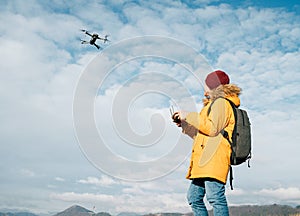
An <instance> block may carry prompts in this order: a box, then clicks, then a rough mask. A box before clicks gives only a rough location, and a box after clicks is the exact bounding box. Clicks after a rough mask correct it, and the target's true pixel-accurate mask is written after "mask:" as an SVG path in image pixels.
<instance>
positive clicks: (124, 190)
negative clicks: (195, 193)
mask: <svg viewBox="0 0 300 216" xmlns="http://www.w3.org/2000/svg"><path fill="white" fill-rule="evenodd" d="M1 2H2V3H1V6H0V20H1V26H0V32H1V33H0V46H1V49H0V61H1V63H0V73H1V79H0V97H1V101H2V103H1V110H0V115H1V121H0V133H1V136H0V137H1V138H0V139H1V140H0V158H1V159H0V160H1V163H0V168H1V172H0V182H1V184H0V209H17V210H28V211H32V212H36V213H43V214H46V215H47V214H51V213H52V212H57V211H61V210H63V209H65V208H67V207H69V206H71V205H73V204H79V205H82V206H84V207H86V208H89V209H92V208H93V206H95V208H96V209H95V210H96V211H97V212H98V211H106V212H110V213H111V214H117V213H120V212H126V211H136V212H139V213H149V212H190V211H191V209H190V207H189V206H188V204H187V202H186V198H185V197H186V190H187V188H188V186H189V181H188V180H186V179H185V174H186V171H187V168H188V163H189V159H186V160H183V159H185V158H186V157H187V158H188V154H187V153H186V152H188V151H189V150H190V147H191V140H189V139H188V138H185V137H182V136H181V135H180V131H179V130H178V128H176V127H175V126H174V125H173V124H172V123H171V122H170V121H169V106H170V105H174V106H175V108H182V107H183V108H189V106H188V105H191V107H190V108H192V109H193V110H200V109H201V106H202V105H201V99H202V94H203V89H202V86H201V82H202V81H203V78H204V76H205V73H206V72H208V71H209V70H210V69H216V68H221V69H223V70H225V71H227V72H228V74H229V75H230V77H231V81H232V82H233V83H237V84H238V85H239V86H240V87H241V88H242V89H243V93H242V96H241V101H242V107H243V108H245V109H247V110H248V112H249V115H250V117H251V122H252V132H253V159H252V160H251V164H252V166H251V168H250V169H248V168H247V167H246V165H243V166H240V167H236V168H235V179H234V188H235V189H234V191H230V189H229V185H227V186H226V190H227V194H228V202H229V204H230V205H243V204H260V205H263V204H273V203H278V204H289V205H293V206H296V205H300V184H299V182H300V175H299V168H298V164H299V163H300V159H299V157H298V155H299V148H298V145H297V144H298V143H299V141H300V140H299V139H300V136H299V132H298V130H299V129H298V128H299V127H300V121H299V117H300V112H299V105H300V100H299V99H300V95H299V84H300V69H299V68H300V63H299V58H300V52H299V37H300V22H299V21H300V17H299V14H300V12H299V3H298V2H297V1H211V0H199V1H181V2H180V1H171V0H170V1H169V0H167V1H163V3H161V2H160V1H151V3H150V2H148V1H125V2H124V1H118V0H113V1H81V0H77V1H66V2H64V1H34V0H31V1H26V2H24V1H21V0H20V1H17V0H14V1H1ZM123 2H124V3H123ZM82 28H84V29H88V30H90V31H91V32H97V33H99V34H100V35H106V34H108V35H109V39H110V40H111V42H110V43H108V44H103V43H101V42H100V41H98V43H99V45H101V46H102V47H103V48H104V49H103V50H102V51H98V50H97V49H96V48H95V47H93V46H90V45H82V44H80V39H85V40H87V39H89V37H88V36H86V35H84V34H83V33H82V32H81V31H80V29H82ZM149 35H151V36H150V37H149ZM149 38H150V39H151V38H153V41H151V40H149ZM137 54H139V56H138V57H137V56H136V55H137ZM142 54H144V55H142ZM146 54H150V55H152V56H146ZM192 57H193V58H192ZM194 57H197V58H199V59H200V61H199V62H200V63H202V60H203V64H202V65H201V67H200V69H201V70H200V71H194V70H193V67H192V65H190V63H191V61H190V60H191V59H194ZM205 61H206V62H205ZM199 62H197V63H199ZM105 71H108V75H107V76H106V77H105V79H104V78H103V77H104V76H105V74H104V72H105ZM84 74H88V77H87V78H89V80H88V82H87V83H88V84H87V85H86V86H87V87H90V88H91V89H92V90H95V89H96V90H97V89H98V90H99V91H98V92H97V93H95V91H94V93H95V95H93V94H91V95H90V94H89V95H88V96H91V97H92V99H93V101H92V102H93V106H91V107H86V106H84V105H85V103H79V105H82V107H79V108H84V109H85V108H87V109H88V108H91V109H89V110H92V111H94V116H93V118H94V119H93V122H95V125H96V127H97V131H98V132H99V134H101V138H102V139H103V140H105V142H104V144H105V145H106V146H107V147H108V149H110V150H111V152H112V153H113V154H112V155H114V156H120V157H119V158H118V157H116V158H107V156H108V154H107V155H103V153H102V155H101V154H99V155H97V152H98V149H97V148H91V149H89V146H88V147H87V145H85V144H87V143H89V142H86V143H82V142H81V140H78V137H80V136H83V137H89V132H90V131H87V130H85V127H84V125H83V126H82V125H81V124H79V125H78V124H77V123H76V119H75V120H74V106H75V108H78V107H77V106H76V99H77V97H76V90H78V86H79V84H81V83H82V82H83V81H82V80H83V77H84ZM84 81H85V80H84ZM97 82H98V83H97ZM89 84H90V85H89ZM146 90H147V91H146ZM83 99H88V98H83ZM79 101H80V100H79ZM80 102H81V101H80ZM82 102H90V101H82ZM74 103H75V105H74ZM79 105H78V106H79ZM124 107H125V109H124ZM75 111H76V109H75ZM75 114H76V113H75ZM80 114H82V113H80ZM123 114H124V115H123ZM82 115H83V118H85V117H87V116H85V113H83V114H82ZM79 116H80V115H79ZM75 117H76V115H75ZM84 123H88V122H84V120H83V124H84ZM77 126H82V127H80V128H81V129H80V130H79V132H78V128H77ZM145 137H147V139H145ZM130 139H133V141H132V140H130ZM149 140H151V141H153V143H148V141H149ZM178 140H179V141H180V142H179V141H178ZM89 141H91V143H92V141H93V139H90V140H89ZM134 144H139V145H140V146H137V145H134ZM142 145H144V146H142ZM86 148H88V149H86ZM93 150H94V151H93ZM173 150H174V152H175V153H178V152H179V153H178V154H177V155H175V157H172V158H170V155H172V154H170V155H169V153H172V151H173ZM84 152H85V153H84ZM93 153H94V154H93ZM98 156H99V157H98ZM120 158H121V159H122V160H124V159H127V160H129V161H131V162H132V163H131V164H130V165H129V166H127V164H126V163H124V164H123V165H124V166H122V165H120V163H119V162H120V161H121V162H122V160H120ZM104 159H105V160H104ZM159 159H162V161H163V162H164V163H159V162H160V160H159ZM95 160H96V161H95ZM119 160H120V161H119ZM151 161H154V162H158V163H159V164H156V163H153V164H154V165H153V164H152V165H151V166H149V167H147V169H145V167H143V166H142V168H141V167H140V166H138V165H141V164H143V163H144V164H146V165H147V163H149V164H151ZM101 166H103V167H101ZM98 168H99V169H98ZM171 171H172V172H171ZM134 174H135V175H134ZM137 177H149V178H151V177H155V179H153V180H148V181H142V182H137V181H134V179H135V178H137Z"/></svg>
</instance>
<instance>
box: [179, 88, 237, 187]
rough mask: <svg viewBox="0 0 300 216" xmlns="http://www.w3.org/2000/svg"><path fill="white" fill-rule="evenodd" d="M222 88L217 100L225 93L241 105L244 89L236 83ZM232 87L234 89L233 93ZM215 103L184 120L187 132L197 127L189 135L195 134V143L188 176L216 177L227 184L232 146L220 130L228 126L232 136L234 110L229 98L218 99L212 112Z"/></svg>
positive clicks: (226, 96) (184, 131) (218, 92)
mask: <svg viewBox="0 0 300 216" xmlns="http://www.w3.org/2000/svg"><path fill="white" fill-rule="evenodd" d="M220 88H221V91H220ZM220 88H219V89H218V91H217V93H216V95H215V98H214V99H216V98H217V97H220V96H223V97H225V98H228V99H229V100H231V101H232V102H233V103H234V104H235V105H236V106H239V105H240V99H239V97H238V95H239V93H240V88H238V87H237V86H235V85H233V84H229V85H224V86H222V87H220ZM224 88H225V90H224ZM231 89H234V91H232V92H231V91H230V90H231ZM237 90H238V91H237ZM211 103H212V100H210V101H208V103H207V104H206V105H205V106H204V107H203V108H202V110H201V112H200V113H196V112H195V113H193V112H192V113H189V114H188V115H187V116H186V118H185V120H183V124H182V129H183V133H186V134H189V133H190V131H189V130H190V128H191V127H193V128H194V129H195V128H196V129H197V130H196V133H194V135H190V134H189V135H190V136H193V139H194V143H193V148H192V154H191V161H190V167H189V170H188V173H187V176H186V178H188V179H193V178H214V179H217V180H219V181H221V182H223V183H224V184H225V183H226V181H227V175H228V171H229V168H230V155H231V146H230V144H229V142H228V141H227V140H226V139H225V138H224V137H223V135H222V134H221V133H220V132H221V130H223V129H224V130H225V131H227V132H228V135H229V137H231V135H232V131H233V128H234V123H235V120H234V113H233V110H232V107H231V105H230V103H229V102H228V101H227V100H224V99H222V98H218V99H216V100H215V102H214V103H213V105H212V106H211V111H210V113H209V115H208V109H209V107H210V105H211ZM194 131H195V130H194Z"/></svg>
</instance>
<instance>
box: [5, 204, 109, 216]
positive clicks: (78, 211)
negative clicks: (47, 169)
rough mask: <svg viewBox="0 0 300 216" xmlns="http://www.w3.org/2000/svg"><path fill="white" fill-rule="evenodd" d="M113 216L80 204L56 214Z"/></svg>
mask: <svg viewBox="0 0 300 216" xmlns="http://www.w3.org/2000/svg"><path fill="white" fill-rule="evenodd" d="M89 215H90V216H111V215H110V214H109V213H106V212H100V213H95V212H93V211H90V210H88V209H86V208H83V207H81V206H78V205H74V206H71V207H70V208H68V209H66V210H64V211H62V212H59V213H57V214H55V215H54V216H89ZM0 216H1V215H0Z"/></svg>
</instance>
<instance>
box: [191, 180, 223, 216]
mask: <svg viewBox="0 0 300 216" xmlns="http://www.w3.org/2000/svg"><path fill="white" fill-rule="evenodd" d="M205 194H206V198H207V201H208V202H209V203H210V204H211V205H212V207H213V213H214V216H228V215H229V211H228V206H227V201H226V197H225V185H224V184H223V183H221V182H219V181H217V180H214V179H207V178H197V179H193V180H192V183H191V185H190V188H189V190H188V194H187V199H188V202H189V204H190V205H191V207H192V210H193V212H194V216H208V212H207V209H206V207H205V204H204V201H203V198H204V196H205Z"/></svg>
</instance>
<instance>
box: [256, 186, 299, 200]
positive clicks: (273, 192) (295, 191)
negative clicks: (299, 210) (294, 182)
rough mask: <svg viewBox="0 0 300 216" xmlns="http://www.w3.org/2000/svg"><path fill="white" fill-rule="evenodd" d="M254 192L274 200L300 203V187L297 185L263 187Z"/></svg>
mask: <svg viewBox="0 0 300 216" xmlns="http://www.w3.org/2000/svg"><path fill="white" fill-rule="evenodd" d="M254 194H256V195H259V196H265V197H269V198H271V199H274V200H282V201H292V200H295V201H296V200H297V201H298V203H300V189H299V188H297V187H288V188H277V189H262V190H260V191H258V192H255V193H254Z"/></svg>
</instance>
